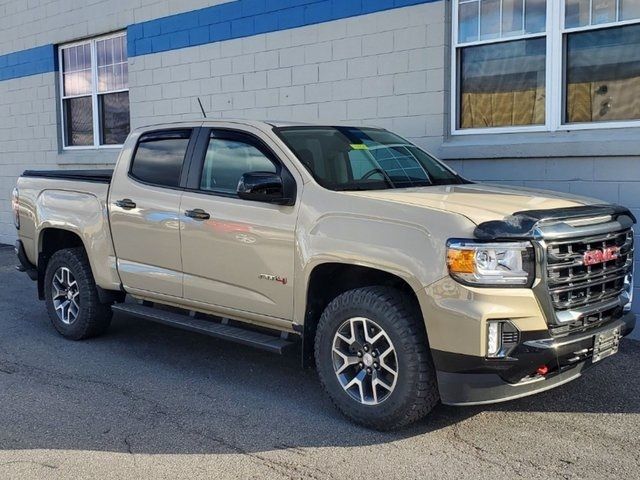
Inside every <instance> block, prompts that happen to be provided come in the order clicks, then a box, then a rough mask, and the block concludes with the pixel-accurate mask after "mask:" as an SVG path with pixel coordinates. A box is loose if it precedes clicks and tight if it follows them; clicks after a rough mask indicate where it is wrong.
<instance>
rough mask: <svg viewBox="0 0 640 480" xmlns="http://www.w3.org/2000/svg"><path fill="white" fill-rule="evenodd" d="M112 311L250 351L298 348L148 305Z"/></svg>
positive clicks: (121, 305) (126, 305) (278, 339)
mask: <svg viewBox="0 0 640 480" xmlns="http://www.w3.org/2000/svg"><path fill="white" fill-rule="evenodd" d="M111 309H112V310H113V311H114V312H118V313H124V314H126V315H132V316H134V317H138V318H142V319H144V320H150V321H152V322H157V323H162V324H164V325H168V326H170V327H176V328H179V329H181V330H188V331H190V332H195V333H201V334H204V335H208V336H210V337H215V338H220V339H223V340H229V341H231V342H236V343H241V344H243V345H247V346H249V347H254V348H259V349H261V350H266V351H268V352H272V353H277V354H280V355H282V354H283V353H285V352H286V351H287V350H288V349H289V348H290V347H292V346H293V345H295V342H293V341H291V340H286V339H284V338H281V337H276V336H274V335H268V334H266V333H261V332H256V331H254V330H247V329H244V328H240V327H234V326H232V325H225V324H222V323H216V322H212V321H210V320H202V319H199V318H193V317H190V316H187V315H181V314H179V313H173V312H168V311H166V310H160V309H156V308H153V307H149V306H145V305H138V304H133V303H119V304H114V305H112V306H111Z"/></svg>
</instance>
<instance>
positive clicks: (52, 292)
mask: <svg viewBox="0 0 640 480" xmlns="http://www.w3.org/2000/svg"><path fill="white" fill-rule="evenodd" d="M65 269H66V270H68V272H70V274H71V277H67V278H72V280H73V281H75V284H76V285H75V286H74V287H73V288H72V289H69V290H70V291H71V290H73V292H77V296H76V298H74V300H76V303H77V304H78V307H79V308H75V307H74V312H73V313H75V315H72V316H74V317H75V318H74V319H73V321H69V318H71V316H70V315H69V314H68V312H67V315H64V313H63V314H62V316H63V317H66V319H67V321H63V319H62V318H61V317H60V316H59V313H60V310H56V305H55V304H54V299H55V298H58V299H59V298H62V302H64V297H60V296H59V295H60V293H59V292H60V288H58V289H56V287H55V286H54V276H56V275H58V277H59V278H64V277H65V275H66V271H65ZM60 283H61V282H60V281H57V285H60ZM62 283H69V282H62ZM44 292H45V302H46V304H47V312H48V314H49V319H50V320H51V323H52V324H53V326H54V328H55V329H56V330H57V331H58V332H59V333H60V334H61V335H62V336H64V337H66V338H69V339H71V340H84V339H86V338H91V337H95V336H98V335H101V334H102V333H104V332H106V331H107V329H108V328H109V325H110V323H111V316H112V312H111V307H110V306H109V305H106V304H103V303H101V302H100V298H99V296H98V290H97V287H96V283H95V280H94V278H93V273H92V272H91V266H90V265H89V259H88V258H87V255H86V253H85V251H84V249H83V248H68V249H64V250H59V251H57V252H56V253H54V254H53V255H52V256H51V258H50V259H49V262H48V264H47V269H46V272H45V278H44ZM56 295H58V296H57V297H56ZM58 303H60V300H58Z"/></svg>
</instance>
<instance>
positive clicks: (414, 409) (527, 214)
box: [13, 121, 635, 429]
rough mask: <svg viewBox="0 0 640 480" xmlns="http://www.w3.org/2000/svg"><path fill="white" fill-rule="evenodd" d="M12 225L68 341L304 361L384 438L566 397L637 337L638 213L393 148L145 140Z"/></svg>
mask: <svg viewBox="0 0 640 480" xmlns="http://www.w3.org/2000/svg"><path fill="white" fill-rule="evenodd" d="M13 208H14V212H15V223H16V227H17V228H18V233H19V240H18V241H17V243H16V253H17V256H18V258H19V261H20V265H19V267H18V268H19V269H20V270H22V271H25V272H26V273H28V274H29V276H30V277H31V278H32V279H33V280H36V281H37V284H38V293H39V296H40V298H41V299H42V300H44V301H45V302H46V307H47V310H48V314H49V317H50V319H51V322H52V324H53V326H54V327H55V328H56V330H57V331H58V332H60V333H61V334H62V335H64V336H65V337H67V338H70V339H73V340H80V339H85V338H88V337H91V336H95V335H99V334H101V333H103V332H105V331H106V330H107V328H108V326H109V322H110V319H111V316H112V313H113V312H120V313H124V314H127V315H129V316H130V317H141V318H144V319H148V320H153V321H156V322H161V323H164V324H167V325H172V326H175V327H178V328H183V329H187V330H191V331H195V332H200V333H203V334H207V335H211V336H214V337H218V338H224V339H228V340H231V341H236V342H239V343H242V344H245V345H249V346H254V347H260V348H264V349H266V350H270V351H272V352H277V353H281V352H284V351H287V350H288V348H289V347H294V351H298V352H300V356H301V357H302V360H303V363H304V364H305V365H311V364H314V365H315V368H316V369H317V371H318V374H319V377H320V380H321V382H322V384H323V386H324V388H325V390H326V392H327V393H328V395H329V396H330V398H331V399H332V400H333V402H334V403H335V405H336V406H337V407H338V408H339V409H340V410H341V411H342V412H343V413H344V414H345V415H347V416H348V417H350V418H351V419H353V420H354V421H356V422H359V423H361V424H363V425H366V426H368V427H372V428H377V429H392V428H399V427H401V426H403V425H407V424H409V423H410V422H413V421H416V420H417V419H420V418H421V417H423V416H425V415H426V414H427V413H428V412H429V411H431V410H432V409H433V407H434V406H435V405H436V404H437V403H438V402H439V401H441V402H443V403H445V404H450V405H477V404H485V403H492V402H500V401H505V400H509V399H514V398H518V397H522V396H525V395H529V394H532V393H536V392H541V391H543V390H548V389H550V388H553V387H556V386H558V385H561V384H564V383H566V382H568V381H570V380H573V379H575V378H577V377H579V376H580V375H582V373H583V371H584V370H585V369H587V368H588V367H590V366H592V365H593V364H595V363H597V362H599V361H601V360H602V359H603V358H605V357H608V356H610V355H613V354H615V353H616V352H617V351H618V344H619V342H620V339H621V338H622V337H623V336H625V335H627V334H628V333H630V332H631V330H632V329H633V328H634V326H635V317H634V314H633V313H632V312H631V300H632V292H633V282H632V269H633V238H634V237H633V230H632V226H633V224H634V223H635V219H634V217H633V215H632V214H631V212H630V211H629V210H627V209H626V208H623V207H621V206H617V205H607V204H602V203H601V202H599V201H597V200H591V199H588V198H579V197H574V196H568V195H562V194H556V193H551V192H544V191H535V190H528V189H520V188H517V189H516V188H506V187H499V186H489V185H481V184H476V183H473V182H470V181H468V180H465V179H464V178H462V177H461V176H459V175H458V174H456V173H455V172H454V171H452V170H451V169H449V168H448V167H447V166H445V165H443V164H442V163H440V162H438V161H437V160H435V159H434V158H433V157H431V156H430V155H429V154H427V153H426V152H424V151H423V150H421V149H420V148H418V147H417V146H415V145H413V144H411V143H410V142H408V141H407V140H405V139H403V138H401V137H399V136H397V135H395V134H393V133H391V132H388V131H386V130H382V129H376V128H356V127H339V126H323V125H317V126H313V125H298V124H285V123H275V122H270V123H265V122H249V121H246V122H245V121H202V122H193V123H176V124H168V125H158V126H152V127H145V128H140V129H138V130H136V131H134V132H132V133H131V135H130V136H129V138H128V139H127V141H126V143H125V145H124V147H123V149H122V151H121V153H120V156H119V159H118V162H117V165H116V167H115V169H114V170H113V171H26V172H24V174H23V175H22V176H21V177H20V179H19V180H18V184H17V187H16V189H15V191H14V194H13Z"/></svg>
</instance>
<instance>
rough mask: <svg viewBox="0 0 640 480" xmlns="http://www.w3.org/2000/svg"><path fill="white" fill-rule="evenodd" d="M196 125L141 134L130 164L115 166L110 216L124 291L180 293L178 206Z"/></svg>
mask: <svg viewBox="0 0 640 480" xmlns="http://www.w3.org/2000/svg"><path fill="white" fill-rule="evenodd" d="M198 131H199V129H198V128H179V129H162V130H158V131H153V132H147V133H144V134H142V135H141V136H140V137H139V139H138V141H137V143H136V145H135V149H134V153H133V157H132V161H131V162H130V165H129V168H128V169H127V168H126V166H125V167H124V170H122V169H118V170H116V173H115V175H114V178H113V181H112V186H111V191H110V193H109V214H110V215H109V218H110V221H111V232H112V235H113V244H114V247H115V252H116V257H117V264H118V272H119V274H120V278H121V280H122V282H123V284H124V287H125V289H126V290H127V291H129V292H131V293H142V294H145V293H147V294H152V295H156V294H159V295H163V296H171V297H178V298H180V297H182V260H181V252H180V214H179V207H180V201H181V197H182V189H183V187H184V184H185V182H186V177H187V170H188V167H187V165H188V163H187V160H188V158H189V156H190V154H191V151H192V150H193V144H194V143H195V139H196V137H197V133H198Z"/></svg>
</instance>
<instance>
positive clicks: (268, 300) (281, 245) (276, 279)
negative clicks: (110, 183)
mask: <svg viewBox="0 0 640 480" xmlns="http://www.w3.org/2000/svg"><path fill="white" fill-rule="evenodd" d="M267 142H269V139H268V138H259V137H258V135H257V134H250V133H248V132H246V131H238V130H230V129H212V130H207V129H203V130H202V133H201V134H200V141H199V147H198V149H197V150H196V151H199V153H194V158H193V161H192V164H191V172H190V174H189V184H188V187H189V188H188V189H187V190H185V192H184V195H183V197H182V204H181V208H180V218H181V232H182V260H183V271H184V299H185V300H186V301H190V302H193V303H199V304H208V305H212V306H221V307H224V308H230V309H234V310H238V311H245V312H251V313H256V314H261V315H266V316H269V317H276V318H278V319H285V320H290V319H292V317H293V273H294V255H295V226H296V219H297V211H298V206H297V204H296V205H293V206H282V205H274V204H269V203H260V202H255V201H247V200H242V199H240V198H239V197H238V195H237V193H236V190H237V186H238V181H239V180H240V177H241V176H242V175H243V174H244V173H252V172H270V173H281V172H282V169H284V168H287V167H286V166H285V165H283V163H282V162H281V161H280V159H279V158H278V157H277V156H276V154H275V153H274V151H273V149H272V148H271V147H270V146H269V145H268V143H267ZM288 171H289V172H291V173H292V174H293V175H294V178H295V179H296V181H297V182H298V185H299V186H300V185H301V182H300V180H299V179H298V177H296V176H295V175H298V174H297V172H292V170H291V169H289V170H288ZM194 212H199V213H200V216H199V218H194V217H198V216H197V215H193V213H194ZM214 310H215V308H214Z"/></svg>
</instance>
